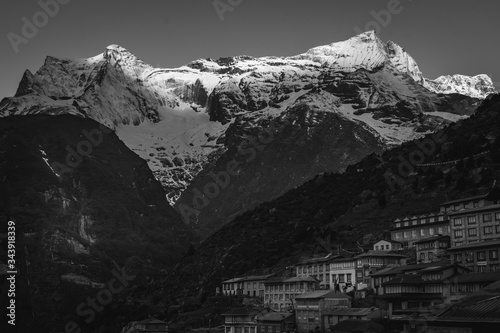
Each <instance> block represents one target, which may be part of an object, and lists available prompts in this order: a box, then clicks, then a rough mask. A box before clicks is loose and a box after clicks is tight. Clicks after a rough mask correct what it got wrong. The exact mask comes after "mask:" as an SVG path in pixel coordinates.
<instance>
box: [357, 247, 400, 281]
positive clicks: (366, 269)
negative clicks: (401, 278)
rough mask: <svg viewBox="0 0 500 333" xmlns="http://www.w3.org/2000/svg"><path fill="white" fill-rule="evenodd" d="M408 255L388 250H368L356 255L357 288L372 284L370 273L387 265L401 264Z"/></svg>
mask: <svg viewBox="0 0 500 333" xmlns="http://www.w3.org/2000/svg"><path fill="white" fill-rule="evenodd" d="M407 258H408V257H406V256H404V255H401V254H398V253H394V252H391V251H389V252H387V251H368V252H367V253H363V254H360V255H359V256H357V257H356V282H357V288H358V289H362V288H363V287H365V286H369V285H370V275H371V274H373V273H375V272H377V271H378V270H380V269H382V268H385V267H393V266H401V265H404V264H405V263H406V259H407Z"/></svg>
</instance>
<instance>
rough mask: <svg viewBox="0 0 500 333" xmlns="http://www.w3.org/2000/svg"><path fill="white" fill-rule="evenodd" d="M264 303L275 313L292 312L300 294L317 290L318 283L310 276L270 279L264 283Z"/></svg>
mask: <svg viewBox="0 0 500 333" xmlns="http://www.w3.org/2000/svg"><path fill="white" fill-rule="evenodd" d="M264 287H265V291H264V303H265V304H266V305H267V306H268V307H269V308H271V309H273V310H276V311H292V310H293V308H294V300H295V298H296V297H297V296H299V295H300V294H303V293H306V292H311V291H314V290H318V289H319V281H318V280H316V279H315V278H313V277H311V276H301V277H298V276H297V277H292V278H283V277H279V278H270V279H267V280H266V281H265V282H264Z"/></svg>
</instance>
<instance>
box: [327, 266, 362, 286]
mask: <svg viewBox="0 0 500 333" xmlns="http://www.w3.org/2000/svg"><path fill="white" fill-rule="evenodd" d="M356 262H357V259H356V258H337V259H334V260H332V261H331V262H330V269H329V273H330V284H329V286H328V287H329V288H328V289H331V290H337V291H342V292H349V291H351V290H353V289H354V287H355V286H356V283H357V282H356Z"/></svg>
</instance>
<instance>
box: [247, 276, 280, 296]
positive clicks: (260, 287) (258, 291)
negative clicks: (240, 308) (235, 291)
mask: <svg viewBox="0 0 500 333" xmlns="http://www.w3.org/2000/svg"><path fill="white" fill-rule="evenodd" d="M271 276H273V274H268V275H256V276H245V277H243V278H242V280H240V282H241V283H243V295H246V296H252V297H260V298H264V282H265V281H266V280H267V279H269V278H270V277H271Z"/></svg>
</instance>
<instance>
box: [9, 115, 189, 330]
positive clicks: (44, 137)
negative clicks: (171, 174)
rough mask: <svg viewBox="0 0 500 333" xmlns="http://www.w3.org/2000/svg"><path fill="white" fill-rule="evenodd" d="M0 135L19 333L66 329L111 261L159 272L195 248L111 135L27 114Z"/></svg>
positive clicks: (65, 119)
mask: <svg viewBox="0 0 500 333" xmlns="http://www.w3.org/2000/svg"><path fill="white" fill-rule="evenodd" d="M0 133H1V134H0V135H1V136H0V159H1V162H0V181H1V183H2V186H1V188H0V220H3V217H5V218H8V219H9V220H13V221H15V223H16V231H17V233H16V250H17V251H16V267H17V269H18V272H19V274H18V275H17V278H16V285H17V287H18V291H19V293H18V294H17V296H16V305H17V309H18V313H17V314H18V316H17V318H16V319H17V321H16V323H17V324H18V325H16V327H17V328H19V331H34V330H40V331H44V332H46V331H49V330H54V329H55V328H57V330H58V331H59V330H64V325H65V323H66V321H67V316H69V315H71V314H74V313H75V309H76V307H77V305H78V304H79V302H82V301H84V300H85V297H86V296H92V297H95V293H96V291H98V290H99V289H101V288H103V287H102V286H104V285H105V284H106V283H107V282H108V281H110V279H111V278H112V277H113V275H112V270H113V267H115V264H114V263H116V264H117V265H119V266H120V267H123V266H127V267H140V266H142V267H146V268H147V267H150V266H152V267H154V269H155V270H159V269H161V268H166V267H169V266H171V265H172V264H173V263H175V262H177V261H178V260H179V258H181V257H182V256H183V254H184V253H185V252H186V251H187V249H188V246H189V244H190V243H192V242H196V240H197V239H196V237H195V236H194V233H193V231H192V230H191V229H190V228H189V227H187V226H186V225H185V224H184V223H183V222H182V220H181V217H180V216H179V214H178V213H177V212H176V211H175V210H174V209H173V208H172V207H171V206H169V204H168V202H167V201H166V199H165V192H164V190H163V189H162V187H161V185H160V184H159V183H158V182H157V181H156V180H155V179H154V177H153V175H152V173H151V171H150V170H149V168H148V166H147V164H146V162H144V161H143V160H142V159H140V158H139V157H138V156H137V155H136V154H134V153H133V152H132V151H130V150H129V149H128V148H127V147H126V146H125V145H124V144H123V142H121V141H120V140H119V139H118V137H117V136H116V135H115V134H114V133H113V132H112V131H111V130H110V129H109V128H106V127H104V126H102V125H100V124H99V123H97V122H95V121H94V120H91V119H85V118H80V117H75V116H72V115H62V116H58V117H51V116H47V115H28V116H22V117H20V116H11V117H7V118H3V119H0ZM69 156H72V157H69ZM5 222H6V221H5ZM5 225H6V223H5ZM4 230H5V229H4ZM3 232H4V231H2V233H3ZM2 236H3V234H2ZM0 242H3V245H2V250H0V252H2V253H3V254H5V255H3V256H2V258H7V255H6V252H5V249H6V248H7V246H6V238H4V237H1V238H0ZM4 252H5V253H4ZM4 260H5V259H2V265H1V267H2V268H4V267H5V266H4V265H3V264H4V263H5V262H4ZM148 269H149V268H148ZM141 274H147V272H146V271H143V272H142V273H141ZM96 288H98V289H97V290H96ZM120 298H121V296H119V295H115V299H120ZM114 301H115V300H114ZM56 323H57V325H56ZM94 324H95V323H94ZM28 327H29V328H28ZM23 328H25V329H23Z"/></svg>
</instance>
